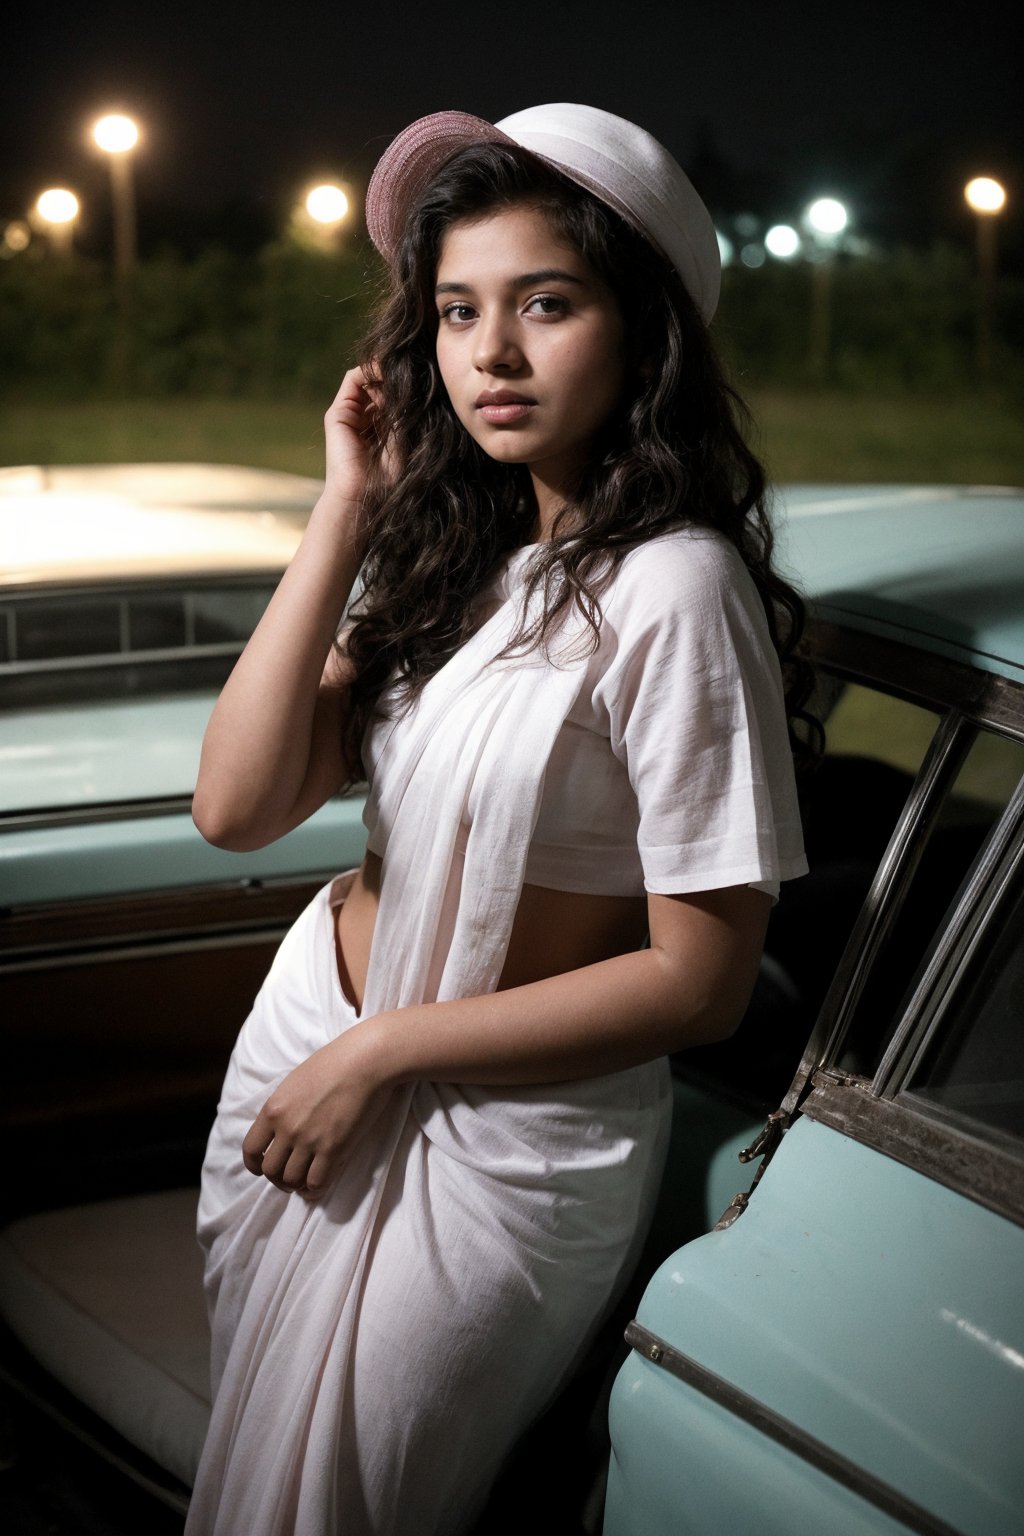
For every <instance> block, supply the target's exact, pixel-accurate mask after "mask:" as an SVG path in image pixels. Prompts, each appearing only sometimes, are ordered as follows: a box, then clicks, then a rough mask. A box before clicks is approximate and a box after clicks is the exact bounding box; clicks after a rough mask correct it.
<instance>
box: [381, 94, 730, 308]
mask: <svg viewBox="0 0 1024 1536" xmlns="http://www.w3.org/2000/svg"><path fill="white" fill-rule="evenodd" d="M472 144H518V145H519V146H520V147H521V148H522V149H527V150H529V151H530V152H531V153H532V154H535V155H536V156H537V157H538V159H541V160H544V161H546V162H547V163H548V164H549V165H552V166H554V168H555V169H556V170H558V171H561V172H562V174H563V175H565V176H568V177H569V179H570V180H571V181H575V182H576V183H577V185H579V186H581V187H584V188H585V189H586V190H587V191H588V192H591V193H593V195H594V196H595V197H596V198H598V199H600V201H601V202H603V203H607V205H608V206H609V207H610V208H613V209H614V210H615V212H616V213H618V214H621V216H622V217H623V218H624V219H625V220H626V221H627V223H629V224H632V225H633V227H634V229H638V230H639V231H640V233H641V234H642V235H645V236H646V237H647V239H648V240H650V242H651V244H652V245H654V246H655V247H656V248H657V249H658V250H659V251H660V252H661V253H662V255H663V256H664V257H666V259H667V260H668V261H669V263H670V264H671V265H672V266H673V267H674V268H675V270H676V272H677V273H678V274H679V277H680V278H681V280H682V282H683V285H684V287H685V288H686V290H687V291H688V293H689V294H690V297H691V298H692V299H693V301H694V303H695V304H696V306H697V308H698V310H699V311H700V314H701V315H702V316H703V318H704V321H705V323H707V322H708V321H710V319H711V317H712V315H713V314H714V312H715V307H716V305H717V304H718V293H719V288H720V286H721V280H722V263H721V258H720V256H719V250H718V237H717V235H716V234H715V227H714V225H713V224H712V222H711V215H710V214H709V213H708V211H707V209H706V208H705V206H704V204H703V203H702V202H701V200H700V198H699V197H698V196H697V193H696V192H695V191H694V189H693V186H692V184H691V182H690V180H689V178H688V177H687V176H686V174H685V173H684V172H683V170H682V169H681V167H680V166H679V165H678V163H677V162H676V161H675V160H674V159H673V157H672V156H671V155H670V154H669V152H668V150H667V149H665V148H664V147H663V146H662V145H661V144H659V143H658V141H657V139H655V138H653V137H652V136H651V134H649V133H647V132H646V131H645V130H644V129H643V128H638V127H637V126H636V124H635V123H630V122H627V121H626V119H625V118H623V117H615V116H614V115H613V114H612V113H611V112H602V111H601V110H600V109H599V108H598V107H581V106H574V105H572V104H570V103H567V102H559V103H556V104H554V105H552V106H546V107H527V108H526V110H525V111H523V112H513V114H512V116H511V117H505V118H502V120H501V121H500V122H499V123H488V122H485V121H484V119H483V118H482V117H473V116H471V114H470V113H468V112H435V113H433V114H432V115H431V116H430V117H421V118H419V119H418V120H417V121H416V122H415V123H411V124H410V125H409V127H408V128H406V129H405V130H404V132H402V133H400V134H399V135H398V137H397V138H396V139H395V140H394V141H393V142H392V143H391V144H390V145H389V147H388V148H387V149H386V150H385V152H384V155H383V156H382V158H381V160H380V163H379V164H378V166H377V169H376V170H375V171H374V173H373V176H372V178H371V180H370V185H369V187H368V189H367V193H366V225H367V228H368V230H369V232H370V239H371V240H372V241H373V243H374V245H375V246H376V247H377V249H378V250H379V251H380V253H381V255H382V256H383V257H384V259H385V260H386V261H388V262H390V261H392V260H393V259H394V255H395V252H396V250H397V247H398V243H399V241H400V239H401V236H402V231H403V229H404V228H405V222H406V219H407V218H408V215H409V211H410V209H411V208H412V206H413V204H414V203H415V202H416V201H417V199H418V198H419V196H420V194H421V192H422V191H423V190H424V188H425V187H426V186H427V185H428V183H429V182H430V181H431V179H432V178H433V177H434V175H435V174H436V173H437V171H439V170H440V168H441V166H442V165H443V164H444V162H445V161H446V160H447V159H449V157H450V156H451V155H454V154H455V153H456V152H457V151H458V150H460V149H466V148H468V147H469V146H470V145H472Z"/></svg>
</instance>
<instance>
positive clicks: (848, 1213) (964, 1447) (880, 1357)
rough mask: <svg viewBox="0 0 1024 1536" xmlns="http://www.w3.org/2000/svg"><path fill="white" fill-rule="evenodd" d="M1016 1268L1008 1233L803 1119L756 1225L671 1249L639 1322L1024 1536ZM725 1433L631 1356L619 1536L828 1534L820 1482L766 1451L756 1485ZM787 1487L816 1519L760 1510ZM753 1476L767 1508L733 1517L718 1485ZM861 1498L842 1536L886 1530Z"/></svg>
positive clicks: (819, 1430) (618, 1406)
mask: <svg viewBox="0 0 1024 1536" xmlns="http://www.w3.org/2000/svg"><path fill="white" fill-rule="evenodd" d="M1022 1274H1024V1231H1022V1230H1021V1229H1020V1228H1019V1227H1017V1226H1016V1225H1014V1224H1013V1223H1012V1222H1009V1221H1006V1220H1005V1219H1003V1218H1000V1217H998V1216H995V1215H993V1214H992V1213H991V1212H989V1211H987V1210H985V1209H983V1208H982V1207H980V1206H978V1205H976V1204H974V1203H973V1202H972V1201H970V1200H964V1199H962V1198H960V1197H958V1196H957V1195H956V1194H954V1193H953V1192H952V1191H951V1190H949V1189H947V1188H945V1187H944V1186H943V1185H941V1184H938V1183H936V1182H934V1181H933V1180H931V1179H928V1178H926V1177H925V1176H924V1175H922V1174H920V1173H918V1172H916V1171H915V1170H914V1169H911V1168H908V1167H906V1166H904V1165H902V1164H900V1163H898V1162H894V1161H893V1160H892V1159H890V1158H888V1157H885V1156H884V1155H883V1154H881V1153H879V1152H876V1151H874V1150H873V1149H872V1148H870V1147H865V1146H863V1145H860V1144H859V1143H858V1142H856V1141H854V1140H852V1139H851V1138H849V1137H847V1136H844V1135H841V1134H839V1133H838V1132H837V1131H835V1130H833V1129H831V1128H830V1127H827V1126H822V1125H819V1124H816V1123H814V1122H813V1121H810V1120H808V1119H806V1118H802V1119H800V1120H798V1121H797V1122H796V1124H795V1125H794V1126H793V1128H792V1129H791V1130H790V1131H789V1132H788V1133H787V1135H786V1137H785V1139H784V1140H783V1142H782V1145H781V1147H780V1149H779V1151H778V1152H777V1153H776V1155H775V1157H774V1159H773V1161H772V1163H771V1165H770V1166H769V1168H768V1169H767V1171H766V1173H765V1175H764V1178H763V1179H762V1181H761V1183H760V1185H759V1187H758V1190H757V1193H756V1196H755V1197H754V1198H753V1199H752V1200H751V1202H750V1205H749V1206H748V1208H747V1210H746V1211H745V1213H744V1214H743V1216H742V1217H741V1218H740V1219H739V1220H737V1221H735V1222H734V1223H733V1224H732V1225H730V1226H729V1227H727V1228H726V1229H725V1230H723V1231H719V1232H712V1233H709V1234H707V1235H706V1236H704V1237H701V1238H698V1239H696V1240H695V1241H694V1242H692V1243H689V1244H687V1245H686V1247H685V1248H683V1249H681V1250H680V1251H679V1252H678V1253H675V1254H673V1255H672V1256H671V1258H669V1259H668V1260H667V1261H666V1262H665V1263H664V1264H663V1265H662V1267H661V1268H660V1269H659V1270H658V1272H657V1273H656V1274H655V1276H654V1277H653V1279H652V1280H651V1282H650V1284H649V1286H648V1288H647V1291H646V1292H645V1295H644V1298H643V1302H642V1304H641V1307H640V1309H639V1311H638V1313H637V1320H638V1322H639V1323H641V1324H642V1325H643V1327H644V1328H646V1329H647V1330H649V1331H650V1333H652V1334H654V1335H656V1336H657V1337H658V1338H659V1339H661V1340H664V1341H665V1342H666V1343H668V1344H670V1345H671V1346H672V1347H673V1348H674V1349H677V1350H679V1351H680V1352H681V1353H682V1354H684V1355H687V1356H690V1357H692V1358H695V1359H698V1360H699V1361H700V1362H701V1364H702V1365H703V1366H704V1367H706V1368H707V1369H709V1370H711V1371H712V1372H714V1373H715V1374H716V1375H718V1376H720V1377H722V1378H724V1380H726V1381H727V1382H730V1383H732V1384H733V1385H734V1386H736V1387H739V1388H740V1389H741V1390H742V1391H744V1392H746V1393H748V1394H750V1395H751V1396H753V1397H755V1398H757V1399H758V1400H759V1401H760V1402H762V1403H764V1404H765V1405H767V1406H768V1407H769V1408H770V1409H772V1410H773V1411H774V1412H776V1413H778V1414H781V1415H782V1416H784V1417H785V1418H786V1419H788V1420H790V1421H792V1422H793V1423H795V1424H796V1425H798V1426H800V1427H801V1428H802V1429H803V1430H804V1431H806V1432H807V1434H809V1435H811V1436H813V1437H815V1438H816V1439H818V1440H821V1441H824V1442H825V1443H826V1444H827V1445H831V1446H833V1447H834V1448H836V1449H837V1450H839V1451H841V1453H842V1454H843V1455H844V1456H845V1457H846V1458H847V1459H848V1460H850V1461H852V1462H854V1463H855V1464H856V1465H857V1466H858V1467H861V1468H864V1469H866V1470H867V1472H869V1473H870V1474H872V1475H874V1476H875V1477H877V1478H879V1479H880V1480H881V1481H882V1482H883V1483H886V1484H888V1485H890V1486H891V1487H893V1488H895V1489H897V1490H898V1491H899V1492H900V1493H901V1494H903V1495H904V1496H905V1497H907V1498H909V1499H910V1500H912V1501H913V1502H914V1503H916V1504H918V1505H920V1506H923V1507H924V1508H925V1509H927V1510H930V1511H933V1512H934V1513H935V1514H937V1515H938V1516H939V1517H940V1518H941V1519H943V1520H945V1521H947V1522H949V1523H950V1524H951V1525H952V1526H953V1527H954V1528H955V1529H956V1530H962V1531H963V1532H964V1533H965V1536H1011V1533H1013V1532H1020V1531H1022V1530H1024V1456H1022V1455H1021V1438H1020V1426H1021V1424H1022V1423H1024V1337H1022V1336H1021V1322H1022V1307H1021V1291H1020V1277H1021V1275H1022ZM662 1378H664V1379H662ZM666 1393H668V1394H669V1395H670V1397H671V1401H669V1400H668V1399H666ZM672 1394H674V1397H672V1396H671V1395H672ZM974 1409H976V1410H977V1411H972V1410H974ZM616 1419H618V1421H619V1434H618V1438H617V1439H616ZM709 1419H710V1420H713V1421H714V1422H713V1425H712V1427H711V1428H709V1427H708V1426H707V1424H706V1423H705V1422H704V1421H705V1420H709ZM727 1421H728V1415H724V1416H723V1414H722V1411H721V1410H719V1409H717V1408H716V1409H715V1412H714V1413H713V1414H712V1413H711V1412H710V1410H709V1405H708V1403H707V1402H706V1400H702V1399H700V1397H699V1395H698V1394H697V1393H695V1392H694V1391H693V1389H692V1388H691V1387H687V1386H685V1384H683V1383H681V1382H678V1381H675V1380H672V1379H671V1378H669V1377H667V1375H666V1373H665V1372H664V1370H663V1368H662V1367H660V1366H659V1365H657V1364H654V1363H653V1362H651V1361H648V1360H644V1359H642V1358H641V1357H640V1355H639V1354H637V1353H636V1352H634V1353H633V1354H632V1355H631V1356H630V1359H629V1360H628V1361H627V1364H626V1365H625V1366H624V1367H623V1370H622V1372H621V1373H620V1376H619V1378H618V1380H617V1382H616V1385H615V1388H614V1392H613V1399H612V1430H613V1440H614V1441H615V1442H616V1445H617V1449H621V1455H617V1456H616V1457H615V1458H613V1465H612V1473H611V1480H610V1484H611V1486H610V1493H609V1506H608V1508H609V1513H608V1516H607V1518H606V1523H605V1536H627V1533H629V1536H634V1533H635V1536H640V1533H643V1536H668V1533H669V1532H673V1533H674V1532H676V1531H678V1530H680V1529H689V1530H693V1531H695V1532H696V1531H700V1532H705V1531H706V1532H712V1531H714V1532H718V1531H725V1530H728V1531H729V1533H730V1536H745V1533H746V1532H748V1531H749V1532H750V1533H751V1536H753V1533H754V1532H757V1533H766V1532H774V1531H778V1532H780V1533H781V1532H783V1531H786V1532H791V1531H793V1530H807V1529H811V1528H812V1525H813V1528H814V1529H832V1526H831V1524H830V1523H829V1522H827V1521H826V1520H825V1519H824V1514H823V1512H822V1511H820V1506H819V1504H818V1502H817V1501H818V1499H819V1497H820V1491H821V1490H820V1480H821V1473H820V1472H819V1471H818V1470H817V1469H813V1468H810V1467H805V1468H804V1470H803V1472H802V1473H801V1472H800V1469H799V1467H796V1468H794V1465H793V1463H794V1461H795V1460H796V1458H794V1457H793V1454H792V1452H791V1451H789V1450H786V1449H783V1448H782V1447H781V1446H778V1445H774V1444H772V1443H763V1444H762V1445H761V1447H760V1449H759V1450H758V1453H757V1454H758V1456H759V1458H760V1459H761V1460H762V1461H764V1460H765V1459H767V1463H768V1465H767V1466H766V1467H765V1468H764V1469H763V1473H764V1476H763V1480H762V1479H761V1478H760V1477H757V1476H755V1475H754V1473H753V1469H752V1467H751V1466H750V1464H749V1463H748V1461H747V1457H748V1455H749V1453H750V1451H751V1433H752V1431H751V1429H750V1426H748V1425H746V1424H743V1423H742V1422H741V1421H740V1420H738V1419H737V1420H735V1421H734V1422H733V1424H732V1425H730V1424H729V1423H728V1422H727ZM627 1424H628V1432H627V1433H623V1432H622V1430H623V1427H624V1425H627ZM691 1428H692V1429H693V1432H694V1436H695V1438H694V1439H693V1440H691V1434H690V1432H691ZM706 1437H710V1443H705V1438H706ZM761 1438H762V1440H764V1437H761ZM659 1444H660V1446H661V1452H660V1453H659V1451H658V1449H657V1447H658V1446H659ZM666 1446H670V1447H671V1451H670V1453H666ZM712 1457H713V1458H716V1460H715V1462H714V1465H713V1466H711V1465H710V1463H709V1458H712ZM709 1466H710V1470H709ZM776 1477H778V1478H779V1479H780V1481H781V1482H782V1483H783V1484H785V1483H787V1482H789V1481H791V1480H792V1479H793V1478H794V1477H796V1478H797V1482H798V1484H799V1483H801V1482H802V1484H803V1495H802V1498H803V1513H802V1515H799V1513H798V1512H799V1507H800V1506H799V1502H798V1504H797V1507H796V1508H797V1513H794V1510H793V1509H791V1508H790V1507H789V1504H788V1502H787V1503H785V1504H784V1505H783V1506H782V1509H781V1510H780V1511H775V1512H773V1510H772V1508H771V1507H768V1508H766V1507H765V1503H764V1491H765V1489H766V1488H769V1487H771V1488H773V1489H774V1486H775V1480H776ZM747 1478H749V1479H750V1482H751V1485H752V1486H753V1487H754V1488H756V1489H758V1490H759V1495H758V1501H757V1502H756V1503H755V1505H753V1506H751V1508H750V1512H749V1522H748V1521H747V1517H744V1519H743V1521H742V1522H741V1523H732V1520H731V1519H730V1517H729V1516H728V1515H727V1510H728V1509H729V1508H730V1507H731V1504H730V1501H731V1500H732V1494H731V1493H729V1492H728V1491H726V1492H725V1493H724V1494H723V1492H722V1490H723V1489H725V1490H728V1488H729V1484H730V1483H731V1482H733V1481H739V1482H741V1483H742V1482H743V1481H744V1480H745V1479H747ZM666 1485H671V1487H670V1488H669V1487H667V1486H666ZM704 1487H706V1489H707V1493H706V1498H707V1503H706V1506H705V1507H704V1508H700V1507H699V1505H698V1503H697V1502H696V1501H698V1500H699V1499H700V1497H701V1491H700V1490H701V1489H702V1488H704ZM720 1498H724V1500H725V1503H722V1502H719V1500H720ZM840 1502H841V1503H843V1502H845V1500H841V1501H840ZM863 1502H864V1501H863V1500H858V1511H859V1512H858V1514H857V1520H855V1521H854V1522H853V1523H852V1524H849V1525H848V1524H844V1523H842V1522H840V1523H838V1524H837V1525H836V1527H835V1529H836V1530H837V1531H842V1532H844V1533H845V1532H846V1531H847V1530H848V1529H849V1530H851V1531H852V1530H861V1529H865V1530H870V1531H872V1532H882V1531H887V1530H889V1529H890V1528H891V1521H890V1519H889V1517H888V1516H885V1515H883V1514H882V1513H881V1512H880V1511H878V1510H871V1511H870V1512H869V1513H865V1512H864V1511H863V1510H862V1509H859V1506H860V1505H862V1504H863ZM682 1510H687V1511H688V1512H689V1514H688V1522H689V1523H688V1524H687V1525H686V1526H682V1527H681V1526H680V1525H679V1524H678V1523H674V1522H675V1521H676V1520H677V1519H678V1516H679V1512H680V1511H682ZM783 1510H785V1511H788V1512H787V1513H786V1515H785V1519H784V1518H783V1514H782V1511H783ZM659 1511H660V1513H659ZM735 1518H736V1519H739V1517H738V1516H736V1517H735ZM858 1521H859V1522H860V1523H858ZM865 1522H866V1523H865ZM897 1528H899V1527H897Z"/></svg>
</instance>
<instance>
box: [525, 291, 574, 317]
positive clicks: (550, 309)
mask: <svg viewBox="0 0 1024 1536" xmlns="http://www.w3.org/2000/svg"><path fill="white" fill-rule="evenodd" d="M526 307H527V309H528V310H532V311H533V312H534V314H540V315H564V314H566V313H567V311H568V309H569V300H568V299H564V298H562V296H561V294H558V293H538V294H537V295H536V296H535V297H534V298H532V299H531V300H530V302H529V304H528V305H527V306H526Z"/></svg>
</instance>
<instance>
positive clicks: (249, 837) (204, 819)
mask: <svg viewBox="0 0 1024 1536" xmlns="http://www.w3.org/2000/svg"><path fill="white" fill-rule="evenodd" d="M192 820H193V822H194V824H195V827H196V830H197V831H198V832H199V833H200V835H201V836H202V837H203V838H204V839H205V840H206V842H208V843H211V844H212V845H213V847H214V848H223V849H225V850H226V851H227V852H228V853H251V852H252V850H253V849H254V848H263V847H265V846H266V844H267V843H268V842H272V841H273V839H272V838H268V837H265V836H262V835H261V834H260V832H259V831H258V830H257V828H255V827H254V826H253V825H251V824H249V823H247V822H246V821H244V820H243V819H242V818H241V817H240V816H239V814H238V808H237V807H236V806H234V805H231V804H229V803H223V802H220V803H218V800H217V799H216V798H215V797H213V796H211V795H210V794H208V793H205V792H204V791H203V788H202V785H199V786H197V788H196V792H195V794H194V795H193V797H192Z"/></svg>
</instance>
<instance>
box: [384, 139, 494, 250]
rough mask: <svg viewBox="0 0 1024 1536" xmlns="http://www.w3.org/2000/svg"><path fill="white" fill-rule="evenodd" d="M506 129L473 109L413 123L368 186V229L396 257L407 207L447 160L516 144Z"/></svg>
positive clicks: (386, 154) (391, 147) (394, 143)
mask: <svg viewBox="0 0 1024 1536" xmlns="http://www.w3.org/2000/svg"><path fill="white" fill-rule="evenodd" d="M514 142H515V140H514V139H510V138H509V136H508V134H507V133H502V131H501V129H500V128H495V126H494V124H493V123H488V122H485V121H484V119H483V118H482V117H474V116H473V115H472V113H470V112H434V113H432V114H431V115H430V117H421V118H419V119H418V120H417V121H416V122H415V123H410V125H409V127H408V128H406V129H405V130H404V131H403V132H402V133H400V134H399V135H398V137H397V138H396V139H394V140H393V141H392V142H391V144H389V145H388V147H387V149H386V150H385V151H384V154H383V156H382V157H381V160H380V163H379V164H378V166H377V169H376V170H375V171H374V173H373V175H372V177H371V178H370V185H369V186H368V187H367V189H366V228H367V231H368V233H369V236H370V239H371V240H372V241H373V243H374V245H375V246H376V247H377V249H378V251H380V253H381V255H382V256H383V257H384V259H385V261H389V262H390V261H393V260H394V257H395V252H396V251H397V249H398V243H399V241H400V240H401V238H402V231H403V230H404V228H405V221H406V219H407V218H408V215H409V210H410V209H411V207H412V206H413V204H414V203H415V201H416V199H417V198H418V197H419V195H420V193H421V192H422V191H423V188H424V187H426V186H427V185H428V184H429V183H430V182H431V181H432V180H433V178H434V176H435V174H436V173H437V172H438V171H439V170H440V169H441V167H442V165H443V164H444V162H445V161H446V160H448V159H450V158H451V156H452V155H454V154H455V153H456V151H457V150H460V149H465V148H466V147H467V146H468V145H470V144H513V143H514Z"/></svg>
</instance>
